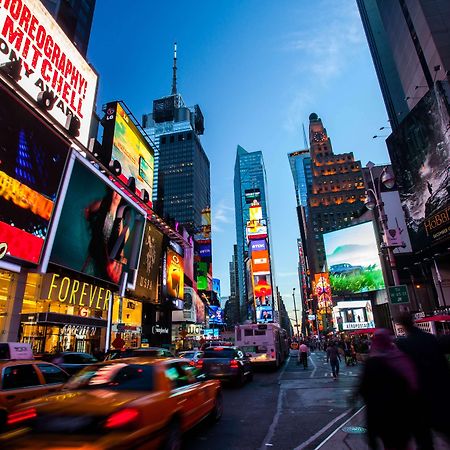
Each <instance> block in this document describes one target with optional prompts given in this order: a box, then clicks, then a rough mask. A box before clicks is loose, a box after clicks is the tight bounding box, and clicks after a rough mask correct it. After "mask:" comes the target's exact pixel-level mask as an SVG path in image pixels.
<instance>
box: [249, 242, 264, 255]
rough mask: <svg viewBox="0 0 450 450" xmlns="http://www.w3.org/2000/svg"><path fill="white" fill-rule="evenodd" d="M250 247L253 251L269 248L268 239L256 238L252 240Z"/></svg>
mask: <svg viewBox="0 0 450 450" xmlns="http://www.w3.org/2000/svg"><path fill="white" fill-rule="evenodd" d="M249 247H250V252H251V253H252V252H259V251H263V250H268V248H267V241H266V240H265V239H255V240H253V241H251V242H250V244H249Z"/></svg>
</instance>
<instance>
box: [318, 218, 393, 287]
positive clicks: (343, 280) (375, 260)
mask: <svg viewBox="0 0 450 450" xmlns="http://www.w3.org/2000/svg"><path fill="white" fill-rule="evenodd" d="M323 240H324V243H325V254H326V259H327V264H328V271H329V274H330V284H331V291H332V293H333V295H341V294H346V293H359V292H368V291H376V290H379V289H384V287H385V284H384V279H383V272H382V270H381V264H380V258H379V256H378V246H377V241H376V238H375V232H374V229H373V224H372V222H364V223H361V224H358V225H354V226H351V227H347V228H343V229H341V230H337V231H332V232H331V233H324V235H323Z"/></svg>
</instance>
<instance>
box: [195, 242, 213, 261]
mask: <svg viewBox="0 0 450 450" xmlns="http://www.w3.org/2000/svg"><path fill="white" fill-rule="evenodd" d="M198 254H199V256H200V258H201V259H203V258H211V257H212V251H211V242H210V243H209V244H199V246H198Z"/></svg>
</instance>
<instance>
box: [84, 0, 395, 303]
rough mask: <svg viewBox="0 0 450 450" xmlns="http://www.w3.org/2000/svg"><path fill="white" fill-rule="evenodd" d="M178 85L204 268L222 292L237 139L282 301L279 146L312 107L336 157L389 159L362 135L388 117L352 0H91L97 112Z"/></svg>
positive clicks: (283, 168) (289, 189) (288, 204)
mask: <svg viewBox="0 0 450 450" xmlns="http://www.w3.org/2000/svg"><path fill="white" fill-rule="evenodd" d="M174 41H177V43H178V87H179V91H180V92H181V94H182V95H183V98H184V100H185V102H186V103H187V104H188V105H193V104H195V103H198V104H199V105H200V106H201V108H202V110H203V113H204V116H205V127H206V130H205V134H204V136H203V137H202V142H203V146H204V148H205V150H206V153H207V154H208V156H209V159H210V162H211V189H212V205H211V206H212V213H213V239H214V241H213V250H214V254H213V256H214V275H215V277H218V278H220V279H221V280H222V295H228V294H229V277H228V262H229V261H230V259H231V254H232V251H233V244H234V243H235V241H236V237H235V228H234V206H233V205H234V194H233V168H234V161H235V156H236V147H237V145H238V144H240V145H241V146H243V147H244V148H245V149H246V150H248V151H254V150H262V152H263V154H264V159H265V164H266V170H267V176H268V191H269V200H270V215H271V217H270V219H271V223H272V242H273V247H274V260H275V267H276V277H277V284H278V285H279V287H280V291H281V293H282V295H283V297H284V300H285V302H286V304H287V306H288V309H292V308H293V307H292V288H293V287H296V291H297V292H299V288H298V277H297V254H296V239H297V237H298V225H297V218H296V212H295V194H294V185H293V180H292V176H291V173H290V169H289V163H288V159H287V153H288V152H291V151H295V150H297V149H300V148H303V145H304V144H303V135H302V131H301V126H302V123H305V126H306V125H307V123H308V116H309V114H310V113H311V112H316V113H317V114H318V115H319V116H320V117H321V118H322V120H323V122H324V125H325V127H326V128H327V131H328V134H329V135H330V137H331V140H332V144H333V148H334V151H335V153H341V152H349V151H352V152H354V154H355V157H356V158H357V159H360V160H362V163H363V164H365V163H366V162H367V161H368V160H369V159H370V160H372V161H374V162H376V163H383V162H388V161H389V158H388V155H387V151H386V146H385V143H384V140H383V139H372V136H373V135H375V134H382V132H380V131H378V130H379V128H380V127H381V126H386V125H388V123H387V115H386V112H385V109H384V104H383V101H382V98H381V93H380V89H379V87H378V82H377V80H376V76H375V70H374V68H373V64H372V60H371V57H370V53H369V50H368V46H367V43H366V39H365V35H364V31H363V28H362V25H361V21H360V18H359V15H358V11H357V8H356V2H355V1H354V0H338V1H336V0H316V1H314V2H312V1H299V0H277V1H273V0H245V1H242V0H196V1H187V0H173V1H171V2H157V1H156V0H153V1H151V0H134V1H133V2H128V3H125V2H123V1H119V0H108V1H105V0H103V1H98V2H97V7H96V11H95V17H94V23H93V29H92V35H91V42H90V47H89V52H88V58H89V61H90V62H91V63H92V64H93V65H94V66H95V68H96V69H97V71H98V72H99V74H100V82H99V94H98V108H99V109H100V108H101V105H102V104H103V103H106V102H108V101H111V100H118V99H120V100H124V101H125V102H126V104H127V105H128V106H129V108H130V109H131V110H132V111H133V112H134V114H135V115H136V116H137V117H141V115H142V114H143V113H147V112H150V111H151V108H152V100H153V99H155V98H158V97H161V96H164V95H168V94H169V93H170V88H171V77H172V73H171V66H172V46H173V42H174Z"/></svg>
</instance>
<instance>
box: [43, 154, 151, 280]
mask: <svg viewBox="0 0 450 450" xmlns="http://www.w3.org/2000/svg"><path fill="white" fill-rule="evenodd" d="M93 170H94V169H93V168H91V167H88V166H86V165H85V164H84V163H82V162H81V161H79V160H78V159H76V160H75V163H74V166H73V170H72V174H71V176H70V182H69V186H68V189H67V193H66V196H65V199H64V205H63V207H62V210H61V217H60V219H59V223H58V225H57V230H56V234H55V240H54V243H53V248H52V252H51V255H50V262H52V263H54V264H58V265H60V266H63V267H67V268H68V269H72V270H75V271H77V272H81V273H83V274H86V275H89V276H92V277H95V278H99V279H101V280H104V281H108V282H111V283H114V284H118V283H119V280H120V276H121V274H122V272H123V271H124V270H128V269H135V268H136V265H137V261H132V254H133V249H134V248H135V246H140V244H141V238H142V233H143V231H144V230H143V227H144V217H143V215H142V214H141V212H140V211H139V210H138V209H136V208H135V207H134V206H133V205H132V204H131V203H129V202H128V200H127V199H125V198H124V197H123V196H122V194H120V193H119V192H118V191H116V190H115V189H113V188H112V187H111V186H110V185H109V184H107V183H106V181H105V180H104V179H102V178H100V176H99V175H98V174H97V173H94V172H93ZM136 259H137V258H136Z"/></svg>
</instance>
